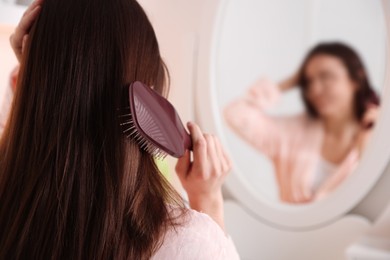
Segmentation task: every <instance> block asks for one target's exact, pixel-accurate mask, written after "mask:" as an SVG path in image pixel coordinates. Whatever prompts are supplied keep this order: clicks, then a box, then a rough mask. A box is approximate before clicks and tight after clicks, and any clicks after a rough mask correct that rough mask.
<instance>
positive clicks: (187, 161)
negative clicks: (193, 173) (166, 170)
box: [175, 150, 191, 179]
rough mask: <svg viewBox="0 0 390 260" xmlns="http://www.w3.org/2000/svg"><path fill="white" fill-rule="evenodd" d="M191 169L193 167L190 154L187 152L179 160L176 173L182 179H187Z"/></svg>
mask: <svg viewBox="0 0 390 260" xmlns="http://www.w3.org/2000/svg"><path fill="white" fill-rule="evenodd" d="M190 167H191V158H190V152H189V151H188V150H186V151H185V153H184V155H183V156H182V157H181V158H179V159H178V160H177V163H176V167H175V170H176V173H177V175H178V176H179V178H180V179H185V178H186V177H187V175H188V172H189V170H190Z"/></svg>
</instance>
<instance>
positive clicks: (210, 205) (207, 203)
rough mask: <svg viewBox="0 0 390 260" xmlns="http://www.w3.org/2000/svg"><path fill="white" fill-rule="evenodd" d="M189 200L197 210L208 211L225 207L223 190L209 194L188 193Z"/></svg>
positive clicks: (191, 205)
mask: <svg viewBox="0 0 390 260" xmlns="http://www.w3.org/2000/svg"><path fill="white" fill-rule="evenodd" d="M188 200H189V203H190V207H191V208H192V209H195V210H197V211H202V212H206V211H209V210H212V209H218V208H222V207H223V196H222V192H221V191H218V192H215V193H207V194H194V195H192V194H188Z"/></svg>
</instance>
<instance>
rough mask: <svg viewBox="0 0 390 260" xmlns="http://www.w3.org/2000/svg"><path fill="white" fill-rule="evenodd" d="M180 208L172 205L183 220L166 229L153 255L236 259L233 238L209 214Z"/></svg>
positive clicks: (175, 212) (160, 256) (181, 257)
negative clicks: (159, 245)
mask: <svg viewBox="0 0 390 260" xmlns="http://www.w3.org/2000/svg"><path fill="white" fill-rule="evenodd" d="M179 212H180V213H179ZM182 212H183V210H182V209H172V214H174V215H176V216H178V214H181V215H180V217H181V218H182V219H181V220H182V221H180V225H178V226H175V227H172V228H171V229H170V230H168V231H167V233H166V234H165V236H164V238H163V242H162V245H161V247H160V248H159V249H158V250H157V252H156V254H155V255H154V257H153V258H152V259H205V260H207V259H213V260H214V259H216V260H218V259H239V257H238V254H237V252H236V249H235V247H234V244H233V242H232V240H231V239H230V238H229V237H228V236H227V235H226V234H225V233H224V231H223V230H222V229H221V228H220V227H219V226H218V224H217V223H216V222H214V220H212V219H211V218H210V217H209V216H208V215H206V214H204V213H200V212H197V211H195V210H192V209H185V212H184V214H182Z"/></svg>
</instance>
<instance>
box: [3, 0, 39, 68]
mask: <svg viewBox="0 0 390 260" xmlns="http://www.w3.org/2000/svg"><path fill="white" fill-rule="evenodd" d="M42 2H43V0H35V1H34V2H33V3H32V4H31V5H30V6H29V7H28V8H27V10H26V11H25V12H24V14H23V17H22V19H21V20H20V22H19V24H18V26H17V27H16V29H15V32H14V33H13V34H12V35H11V37H10V39H9V41H10V43H11V47H12V49H13V50H14V52H15V55H16V58H17V59H18V61H19V63H20V62H21V61H22V54H23V50H24V48H25V45H26V41H27V39H28V34H29V32H30V29H31V27H32V25H33V23H34V21H35V20H36V19H37V17H38V15H39V12H40V10H41V5H42Z"/></svg>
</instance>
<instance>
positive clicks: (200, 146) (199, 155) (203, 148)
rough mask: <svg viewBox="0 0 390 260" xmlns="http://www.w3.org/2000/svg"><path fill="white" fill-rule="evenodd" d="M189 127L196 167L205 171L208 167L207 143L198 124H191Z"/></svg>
mask: <svg viewBox="0 0 390 260" xmlns="http://www.w3.org/2000/svg"><path fill="white" fill-rule="evenodd" d="M187 126H188V130H189V131H190V134H191V138H192V143H193V154H194V158H193V159H194V167H199V168H201V169H200V170H201V171H204V170H205V169H204V168H205V166H206V165H207V142H206V140H205V138H204V136H203V133H202V131H201V130H200V128H199V126H198V125H197V124H195V123H192V122H190V123H188V124H187Z"/></svg>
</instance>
